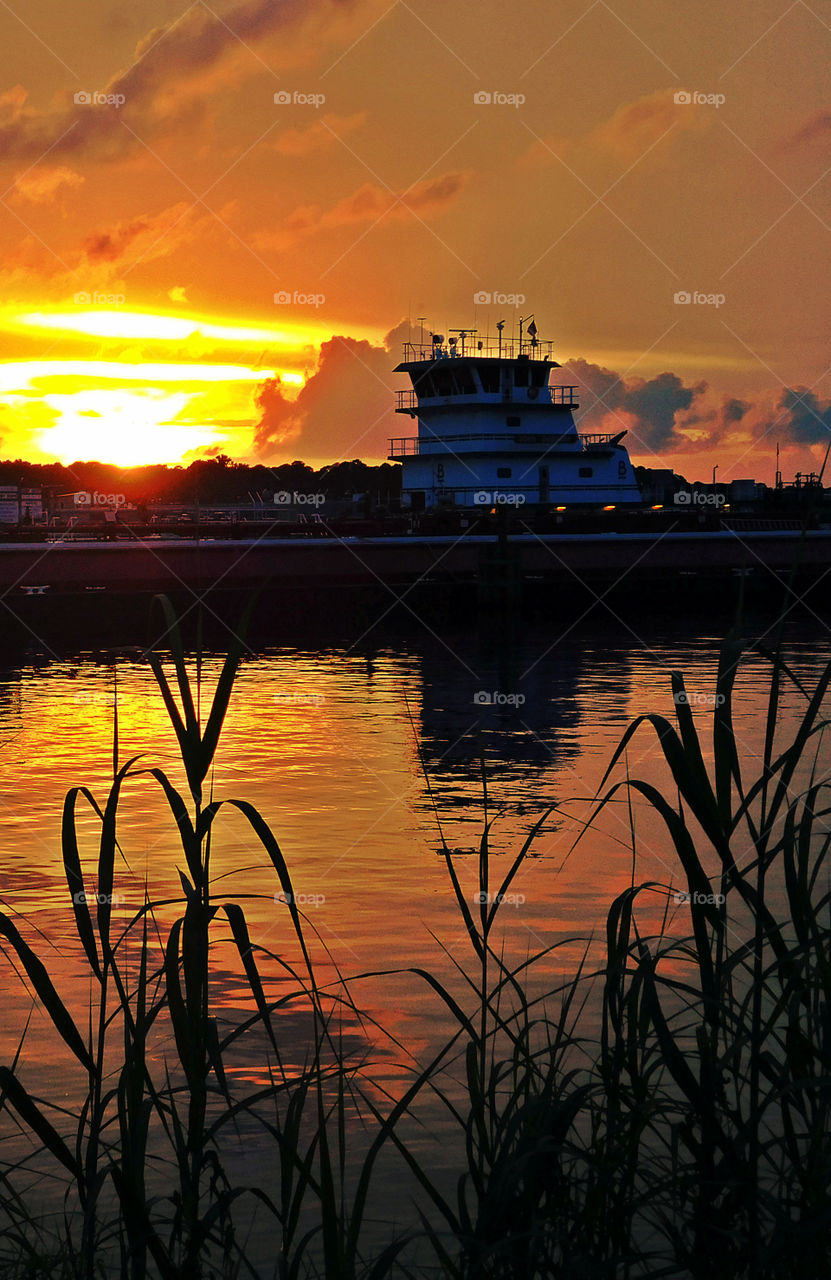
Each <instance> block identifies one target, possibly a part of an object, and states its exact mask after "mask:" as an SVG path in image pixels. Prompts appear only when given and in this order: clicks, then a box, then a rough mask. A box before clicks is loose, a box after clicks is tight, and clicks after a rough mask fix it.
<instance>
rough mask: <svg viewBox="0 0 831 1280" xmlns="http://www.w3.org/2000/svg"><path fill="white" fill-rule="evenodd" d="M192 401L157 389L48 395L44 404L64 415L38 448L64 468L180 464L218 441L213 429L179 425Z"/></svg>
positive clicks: (42, 435) (184, 395) (44, 434)
mask: <svg viewBox="0 0 831 1280" xmlns="http://www.w3.org/2000/svg"><path fill="white" fill-rule="evenodd" d="M189 398H190V397H189V395H188V393H187V392H186V391H181V392H162V391H158V390H155V389H148V390H146V391H143V392H136V391H122V390H112V391H102V390H94V391H77V392H75V393H73V394H70V395H46V396H44V397H43V399H44V402H45V403H46V405H48V407H49V408H50V409H51V410H52V411H53V412H55V413H56V414H57V415H58V416H57V420H56V422H55V424H54V426H51V427H46V428H45V429H44V430H43V431H42V432H41V433H40V437H39V439H38V442H37V443H38V447H39V448H40V449H42V450H43V452H44V453H49V454H54V455H55V456H56V457H57V458H58V461H59V462H62V463H63V464H64V466H66V465H68V464H69V463H71V462H74V461H76V460H77V459H78V458H94V459H95V460H96V461H99V462H112V463H115V464H116V465H117V466H119V467H138V466H144V465H147V464H149V463H154V462H159V463H167V464H171V463H177V462H179V461H180V460H181V458H182V457H183V455H184V454H185V453H188V452H192V451H193V450H196V449H200V448H203V447H205V446H206V445H210V444H212V443H213V442H214V432H213V430H212V428H211V427H210V426H209V425H207V424H206V425H204V426H200V425H198V424H195V423H188V422H177V421H176V418H177V417H178V416H179V415H180V414H182V413H184V412H185V411H186V409H187V405H188V401H189Z"/></svg>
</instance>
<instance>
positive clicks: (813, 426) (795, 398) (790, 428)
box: [776, 387, 831, 444]
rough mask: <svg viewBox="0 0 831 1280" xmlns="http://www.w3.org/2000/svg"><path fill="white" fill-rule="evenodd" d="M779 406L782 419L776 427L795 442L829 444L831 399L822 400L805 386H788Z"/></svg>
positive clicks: (830, 435)
mask: <svg viewBox="0 0 831 1280" xmlns="http://www.w3.org/2000/svg"><path fill="white" fill-rule="evenodd" d="M777 408H778V409H779V411H780V414H781V421H780V422H779V423H778V424H776V429H777V430H778V431H780V432H782V433H783V434H786V435H788V436H789V437H790V439H791V440H792V441H793V442H794V444H828V441H829V438H831V401H830V402H829V403H828V404H826V405H825V406H823V404H822V402H821V401H820V400H819V399H818V398H817V397H816V396H815V395H814V393H813V391H809V390H808V389H807V388H805V387H798V388H794V389H791V388H787V389H786V390H785V391H783V392H782V396H781V398H780V400H779V404H778V406H777Z"/></svg>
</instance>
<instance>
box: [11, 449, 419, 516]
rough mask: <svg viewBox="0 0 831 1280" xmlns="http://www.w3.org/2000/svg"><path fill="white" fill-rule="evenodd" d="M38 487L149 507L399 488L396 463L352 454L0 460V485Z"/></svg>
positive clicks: (390, 493) (53, 493)
mask: <svg viewBox="0 0 831 1280" xmlns="http://www.w3.org/2000/svg"><path fill="white" fill-rule="evenodd" d="M18 484H19V485H22V486H23V487H24V488H26V487H29V488H42V489H43V490H44V492H45V493H46V494H47V496H48V497H51V498H58V497H60V496H62V495H66V494H71V493H74V492H75V491H77V490H81V489H87V490H90V491H91V492H92V491H95V490H99V491H100V492H103V493H119V494H123V495H124V497H125V498H126V499H127V501H128V502H131V503H135V504H136V505H138V506H147V507H151V506H152V505H153V504H154V503H156V502H162V503H165V502H166V503H175V502H183V503H202V504H207V505H210V504H212V503H216V504H219V505H221V504H222V503H234V502H251V501H252V500H253V499H254V497H258V498H259V500H261V501H265V502H271V501H272V499H273V496H274V494H275V492H278V491H279V490H281V489H282V490H288V491H290V492H297V493H317V492H320V493H323V494H325V495H326V497H327V498H331V499H336V498H346V497H351V496H352V495H353V494H356V493H360V494H362V493H368V494H371V495H374V500H375V502H381V501H384V502H387V503H388V502H390V501H392V500H397V499H398V498H399V497H400V494H401V467H400V466H397V465H395V464H393V463H391V462H384V463H381V464H379V465H377V466H373V465H371V464H368V463H365V462H361V461H359V460H357V459H356V460H354V461H352V462H333V463H330V464H329V465H328V466H325V467H319V468H318V469H315V468H314V467H310V466H308V465H307V464H306V463H305V462H299V461H298V462H281V463H276V464H275V465H274V466H270V467H267V466H264V465H263V464H261V463H260V464H257V465H254V466H249V464H248V463H246V462H234V461H232V459H231V458H229V457H227V456H226V455H225V454H219V455H218V456H217V457H216V458H198V459H197V460H196V461H195V462H191V463H190V465H189V466H187V467H183V466H171V467H168V466H164V465H162V464H156V465H152V466H140V467H117V466H115V465H114V464H113V463H110V462H73V463H72V464H71V466H63V464H62V463H60V462H25V461H23V460H22V459H17V460H16V461H2V460H0V485H18Z"/></svg>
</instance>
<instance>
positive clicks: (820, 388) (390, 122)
mask: <svg viewBox="0 0 831 1280" xmlns="http://www.w3.org/2000/svg"><path fill="white" fill-rule="evenodd" d="M0 42H2V48H3V50H4V54H5V56H4V58H3V80H2V84H0V236H2V241H0V243H2V259H1V260H0V277H1V278H2V295H0V456H2V457H17V456H22V457H26V458H30V459H32V460H35V461H45V460H51V459H54V458H59V459H61V460H62V461H66V462H68V461H73V460H75V459H82V458H91V457H97V458H100V459H102V460H107V461H114V462H121V463H125V464H129V463H133V462H136V463H138V462H147V461H168V462H174V461H179V460H182V459H184V460H186V461H187V460H190V459H191V458H193V457H197V456H203V455H205V454H206V453H207V454H210V453H215V452H220V451H221V452H226V453H229V454H231V455H232V456H233V457H235V458H240V459H246V460H250V461H255V460H259V461H265V462H277V461H284V460H290V459H292V458H296V457H300V458H303V459H305V460H306V461H308V462H311V463H317V464H319V463H322V462H329V461H335V460H338V459H339V458H353V457H362V458H364V459H365V460H367V461H377V460H380V459H382V458H383V457H384V456H385V454H386V440H387V438H388V437H389V436H392V435H403V434H407V432H408V430H410V424H409V422H408V421H406V420H403V419H400V418H398V419H396V417H395V415H394V414H393V413H392V403H393V401H392V391H393V390H394V389H395V388H396V387H397V386H400V385H402V384H401V382H400V380H399V379H398V378H397V377H396V375H393V374H392V372H391V370H392V367H393V365H394V364H395V363H396V362H397V359H398V358H399V342H400V340H401V338H402V337H406V335H407V331H408V324H409V325H411V326H412V328H413V329H414V330H415V331H416V332H417V331H418V328H419V324H420V320H419V319H418V318H419V317H422V316H423V317H425V320H424V325H425V330H430V329H437V330H439V331H444V332H446V330H447V328H449V327H461V326H465V325H473V324H475V325H476V326H477V327H478V329H479V330H480V332H481V331H483V332H487V331H490V332H493V331H494V326H495V324H496V321H497V320H500V319H504V320H505V321H506V324H507V326H508V327H509V328H510V327H511V326H512V325H513V324H514V323H515V321H516V319H517V318H518V316H519V315H528V314H529V313H530V312H533V313H534V315H535V318H536V323H537V329H538V332H539V336H540V337H541V338H549V339H553V340H554V342H555V343H556V349H557V350H558V352H559V354H560V359H561V361H562V362H563V363H564V364H566V365H567V366H568V368H567V369H566V371H565V372H564V373H563V375H562V378H561V380H563V381H571V382H576V383H578V384H579V385H580V386H581V403H582V406H583V414H584V417H583V424H584V427H585V428H586V429H590V430H598V429H599V430H604V429H609V430H611V429H614V430H620V429H621V428H622V427H623V426H626V427H628V428H629V433H630V434H629V436H628V437H627V443H628V444H629V448H630V452H631V453H632V456H633V459H634V460H635V461H636V462H642V463H645V464H647V465H650V466H656V467H657V466H672V467H674V468H675V469H676V470H679V471H682V472H683V473H684V474H686V475H687V476H688V477H690V478H700V477H706V476H709V474H710V472H711V469H712V467H713V466H714V465H716V464H718V465H719V468H720V471H719V478H720V479H723V480H729V479H732V478H736V477H738V476H747V475H752V476H756V477H758V478H761V479H767V480H771V479H772V473H773V454H774V449H775V444H776V442H777V441H779V442H780V444H781V446H782V450H783V469H784V470H785V472H786V475H788V474H790V473H791V472H793V471H794V470H796V469H797V468H799V469H802V470H811V469H813V470H817V469H818V468H819V466H820V465H821V463H822V460H823V457H824V453H825V448H826V445H827V441H828V438H829V428H831V411H829V407H828V406H829V399H831V373H830V372H829V366H831V353H830V352H829V346H830V345H831V344H829V327H830V324H829V312H828V306H827V292H828V284H827V282H828V275H829V272H828V265H829V248H830V247H831V239H830V236H831V201H829V184H831V84H829V70H828V68H829V66H831V4H830V3H827V2H826V3H814V2H813V0H812V3H810V4H805V3H803V2H802V0H797V2H796V3H792V4H789V3H787V0H782V2H781V3H779V2H774V0H732V2H731V4H730V5H729V6H725V5H723V4H722V3H716V0H698V3H696V4H695V5H679V4H669V3H667V2H666V0H640V3H615V4H607V3H605V0H595V2H594V3H591V2H590V0H562V2H561V3H557V4H553V3H551V2H550V0H548V2H543V0H520V2H519V3H518V4H515V5H513V6H509V5H506V4H505V3H504V2H503V0H499V2H497V0H482V2H481V3H479V4H478V5H477V6H476V7H475V8H473V7H472V6H467V5H456V6H448V5H446V4H444V3H439V2H438V0H413V2H412V3H411V2H410V0H393V3H389V2H388V0H337V2H336V3H333V2H332V0H287V2H286V3H275V0H233V2H229V0H212V3H211V4H210V5H209V4H204V3H202V2H201V0H196V3H193V4H188V3H187V2H186V0H183V2H181V3H180V2H179V0H144V2H143V3H142V4H140V5H135V4H127V3H122V2H120V0H84V3H83V4H78V5H68V4H66V3H65V0H60V2H58V0H29V3H27V4H26V5H25V6H24V5H23V4H22V3H21V0H9V3H4V4H3V5H2V6H0ZM679 295H680V297H679ZM488 296H489V297H490V301H489V302H488V301H487V298H488ZM687 298H688V299H689V301H685V299H687ZM483 299H484V300H483ZM402 424H403V425H402Z"/></svg>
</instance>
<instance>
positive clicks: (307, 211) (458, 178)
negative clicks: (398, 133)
mask: <svg viewBox="0 0 831 1280" xmlns="http://www.w3.org/2000/svg"><path fill="white" fill-rule="evenodd" d="M468 177H469V175H468V174H467V173H446V174H443V175H442V176H441V177H439V178H428V179H425V180H424V181H422V182H418V183H416V185H415V186H414V187H410V188H409V190H406V191H402V192H400V193H396V192H393V191H386V190H385V189H384V188H383V187H378V186H374V185H373V184H372V183H371V182H367V183H365V184H364V186H362V187H359V188H358V190H357V191H353V192H352V193H351V195H348V196H344V198H343V199H342V200H339V201H338V202H337V204H335V205H333V206H332V207H331V209H326V210H322V209H321V208H320V206H319V205H312V204H307V205H299V206H298V207H297V208H296V209H293V210H292V212H291V213H290V214H288V215H287V216H286V217H285V218H284V219H283V224H282V226H280V227H278V228H276V229H275V230H273V231H268V232H262V233H260V234H258V235H256V236H254V237H252V241H253V243H254V244H255V245H256V247H257V248H258V249H285V248H287V247H288V246H289V245H291V244H294V243H295V242H296V241H297V240H301V239H303V238H304V237H306V236H311V235H316V234H318V233H319V232H321V231H331V230H334V229H335V228H337V227H346V226H352V225H355V224H360V223H362V222H366V223H371V222H375V221H378V220H380V219H381V218H383V217H385V216H392V217H394V218H408V217H411V216H412V214H414V213H415V214H419V215H421V214H428V213H438V212H444V210H445V209H447V208H449V207H450V206H451V205H452V204H453V203H454V201H455V200H456V198H457V196H458V195H459V194H460V193H461V191H462V189H463V187H464V185H465V183H466V181H467V179H468Z"/></svg>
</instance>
